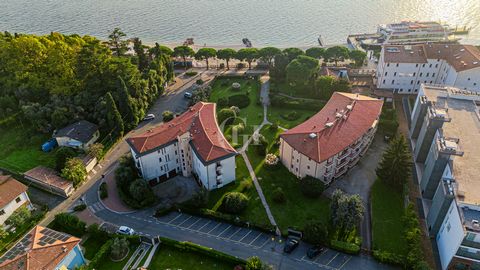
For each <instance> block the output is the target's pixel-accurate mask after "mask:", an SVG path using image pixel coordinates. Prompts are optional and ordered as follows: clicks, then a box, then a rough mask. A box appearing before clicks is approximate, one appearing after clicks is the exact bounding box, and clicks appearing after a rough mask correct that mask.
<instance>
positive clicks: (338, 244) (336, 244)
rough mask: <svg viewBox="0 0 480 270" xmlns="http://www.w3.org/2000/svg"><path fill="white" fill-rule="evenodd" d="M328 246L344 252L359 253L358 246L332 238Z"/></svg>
mask: <svg viewBox="0 0 480 270" xmlns="http://www.w3.org/2000/svg"><path fill="white" fill-rule="evenodd" d="M330 247H331V248H332V249H335V250H338V251H341V252H345V253H347V254H358V253H360V246H359V245H356V244H353V243H347V242H343V241H337V240H332V241H331V242H330Z"/></svg>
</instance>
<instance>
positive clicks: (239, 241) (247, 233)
mask: <svg viewBox="0 0 480 270" xmlns="http://www.w3.org/2000/svg"><path fill="white" fill-rule="evenodd" d="M250 233H252V231H251V230H250V231H248V233H247V234H245V236H244V237H242V239H240V240H238V242H242V240H243V239H245V237H247V236H248V235H249V234H250Z"/></svg>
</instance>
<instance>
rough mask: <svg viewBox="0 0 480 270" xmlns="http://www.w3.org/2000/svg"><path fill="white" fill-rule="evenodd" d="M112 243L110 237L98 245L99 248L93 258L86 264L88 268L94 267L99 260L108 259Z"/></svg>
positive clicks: (90, 269) (91, 269)
mask: <svg viewBox="0 0 480 270" xmlns="http://www.w3.org/2000/svg"><path fill="white" fill-rule="evenodd" d="M112 244H113V240H112V239H110V240H108V241H107V242H105V244H103V245H102V246H101V247H100V249H99V250H98V251H97V253H96V254H95V256H94V257H93V259H92V260H91V261H90V263H89V264H88V269H89V270H93V269H95V268H96V267H97V265H98V264H99V263H100V262H103V261H104V260H106V259H108V256H109V254H110V248H111V247H112Z"/></svg>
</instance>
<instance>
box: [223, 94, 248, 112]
mask: <svg viewBox="0 0 480 270" xmlns="http://www.w3.org/2000/svg"><path fill="white" fill-rule="evenodd" d="M248 105H250V98H249V97H248V95H245V94H239V95H233V96H229V97H228V106H237V107H238V108H240V109H243V108H246V107H248Z"/></svg>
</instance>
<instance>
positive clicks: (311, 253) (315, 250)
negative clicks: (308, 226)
mask: <svg viewBox="0 0 480 270" xmlns="http://www.w3.org/2000/svg"><path fill="white" fill-rule="evenodd" d="M324 250H325V248H324V247H321V246H314V247H311V248H309V249H308V250H307V257H308V258H310V259H313V258H315V257H317V256H318V254H320V253H322V252H323V251H324Z"/></svg>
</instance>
